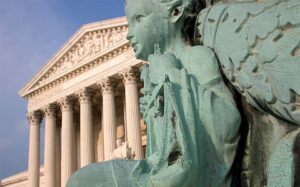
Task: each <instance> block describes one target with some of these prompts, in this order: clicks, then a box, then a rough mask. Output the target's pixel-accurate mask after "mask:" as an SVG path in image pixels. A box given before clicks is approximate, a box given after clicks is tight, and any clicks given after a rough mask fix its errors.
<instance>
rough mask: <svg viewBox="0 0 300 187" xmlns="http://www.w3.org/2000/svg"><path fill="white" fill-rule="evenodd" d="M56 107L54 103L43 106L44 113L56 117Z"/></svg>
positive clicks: (46, 115)
mask: <svg viewBox="0 0 300 187" xmlns="http://www.w3.org/2000/svg"><path fill="white" fill-rule="evenodd" d="M55 111H56V108H55V106H54V105H53V104H47V105H46V106H44V107H43V108H42V112H43V113H44V115H45V117H46V118H48V117H55Z"/></svg>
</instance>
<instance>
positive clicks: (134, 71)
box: [119, 67, 139, 84]
mask: <svg viewBox="0 0 300 187" xmlns="http://www.w3.org/2000/svg"><path fill="white" fill-rule="evenodd" d="M119 75H120V76H121V77H122V79H123V81H124V83H125V84H136V83H137V81H138V80H139V69H138V68H135V67H129V68H126V69H125V70H123V71H121V72H120V73H119Z"/></svg>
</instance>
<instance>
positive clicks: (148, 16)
mask: <svg viewBox="0 0 300 187" xmlns="http://www.w3.org/2000/svg"><path fill="white" fill-rule="evenodd" d="M154 6H156V7H154ZM155 8H160V7H157V5H154V3H152V2H151V0H127V5H126V7H125V11H126V15H127V19H128V24H129V31H128V34H127V39H128V40H130V42H131V46H132V47H133V48H134V51H135V55H136V58H138V59H142V60H148V56H149V55H150V54H153V53H154V45H155V44H161V43H162V42H164V40H165V38H167V37H165V34H164V33H166V32H167V29H166V28H167V26H166V25H165V24H166V22H167V20H166V19H162V18H161V15H160V14H157V13H156V12H158V11H153V10H154V9H155Z"/></svg>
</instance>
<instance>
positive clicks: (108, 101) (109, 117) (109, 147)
mask: <svg viewBox="0 0 300 187" xmlns="http://www.w3.org/2000/svg"><path fill="white" fill-rule="evenodd" d="M100 86H101V89H102V97H103V115H102V116H103V120H102V121H103V136H104V160H109V159H112V153H113V151H114V150H115V148H116V108H115V93H114V81H113V80H112V79H105V80H103V81H102V82H101V83H100Z"/></svg>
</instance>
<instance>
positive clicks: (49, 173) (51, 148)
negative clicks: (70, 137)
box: [43, 105, 56, 187]
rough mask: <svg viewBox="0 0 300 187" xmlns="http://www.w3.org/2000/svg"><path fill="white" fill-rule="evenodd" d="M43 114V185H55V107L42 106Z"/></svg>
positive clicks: (48, 186) (51, 186)
mask: <svg viewBox="0 0 300 187" xmlns="http://www.w3.org/2000/svg"><path fill="white" fill-rule="evenodd" d="M43 112H44V116H45V147H44V151H45V153H44V166H45V186H46V187H55V186H56V185H55V177H56V176H55V167H56V162H55V156H56V154H55V152H56V149H55V145H56V143H55V142H56V141H55V140H56V117H55V109H54V107H53V106H52V105H48V106H46V107H44V108H43Z"/></svg>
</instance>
